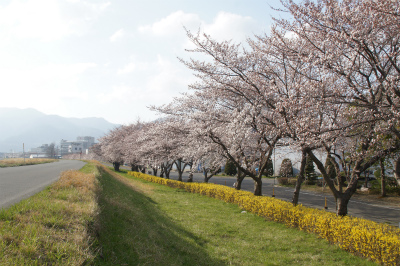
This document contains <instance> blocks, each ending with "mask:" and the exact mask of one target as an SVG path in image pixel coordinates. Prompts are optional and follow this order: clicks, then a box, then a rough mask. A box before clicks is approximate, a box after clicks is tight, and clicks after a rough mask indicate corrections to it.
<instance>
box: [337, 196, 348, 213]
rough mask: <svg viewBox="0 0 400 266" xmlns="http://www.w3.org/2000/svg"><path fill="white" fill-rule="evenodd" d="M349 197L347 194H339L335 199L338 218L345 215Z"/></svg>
mask: <svg viewBox="0 0 400 266" xmlns="http://www.w3.org/2000/svg"><path fill="white" fill-rule="evenodd" d="M350 198H351V196H349V195H348V194H347V193H345V194H341V195H340V196H339V197H337V198H336V214H337V215H338V216H345V215H347V205H348V204H349V201H350Z"/></svg>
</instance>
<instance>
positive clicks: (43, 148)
mask: <svg viewBox="0 0 400 266" xmlns="http://www.w3.org/2000/svg"><path fill="white" fill-rule="evenodd" d="M48 149H49V144H43V145H42V146H40V147H37V148H31V151H30V153H36V154H41V153H43V154H45V153H46V152H47V150H48Z"/></svg>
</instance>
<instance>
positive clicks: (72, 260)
mask: <svg viewBox="0 0 400 266" xmlns="http://www.w3.org/2000/svg"><path fill="white" fill-rule="evenodd" d="M96 171H97V168H96V167H95V166H94V165H93V164H87V165H86V166H85V167H84V168H82V170H81V171H67V172H64V173H63V174H62V175H61V176H60V179H59V181H58V182H56V183H54V184H53V185H51V186H50V187H48V188H47V189H45V190H44V191H42V192H40V193H38V194H36V195H35V196H33V197H30V198H28V199H26V200H24V201H21V202H20V203H18V204H16V205H13V206H11V207H10V208H8V209H2V210H0V265H84V264H91V262H92V261H93V258H94V255H93V252H92V249H91V245H92V243H93V241H94V239H93V238H92V237H91V234H90V232H89V231H88V228H91V227H92V226H91V224H93V223H94V219H95V217H96V211H97V203H96V198H95V196H96V182H97V181H96V178H95V172H96Z"/></svg>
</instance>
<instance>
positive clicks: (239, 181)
mask: <svg viewBox="0 0 400 266" xmlns="http://www.w3.org/2000/svg"><path fill="white" fill-rule="evenodd" d="M245 176H246V175H245V174H242V172H241V171H240V169H238V173H237V177H236V182H235V184H233V185H234V187H235V189H236V190H240V189H241V188H242V181H243V179H244V177H245Z"/></svg>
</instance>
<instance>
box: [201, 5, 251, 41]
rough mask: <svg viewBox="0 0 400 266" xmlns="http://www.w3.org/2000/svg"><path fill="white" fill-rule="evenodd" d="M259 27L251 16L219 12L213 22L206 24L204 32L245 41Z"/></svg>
mask: <svg viewBox="0 0 400 266" xmlns="http://www.w3.org/2000/svg"><path fill="white" fill-rule="evenodd" d="M257 28H258V25H257V23H256V21H255V20H254V19H253V18H251V17H248V16H241V15H237V14H232V13H227V12H219V13H218V15H217V17H216V18H215V19H214V21H213V23H211V24H206V25H205V27H204V32H205V33H207V34H209V35H211V37H213V38H216V39H218V40H231V39H232V40H234V41H244V40H245V39H246V38H247V37H250V36H251V35H252V34H253V33H254V31H256V30H257Z"/></svg>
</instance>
